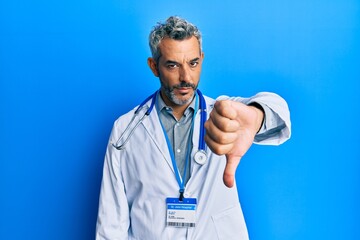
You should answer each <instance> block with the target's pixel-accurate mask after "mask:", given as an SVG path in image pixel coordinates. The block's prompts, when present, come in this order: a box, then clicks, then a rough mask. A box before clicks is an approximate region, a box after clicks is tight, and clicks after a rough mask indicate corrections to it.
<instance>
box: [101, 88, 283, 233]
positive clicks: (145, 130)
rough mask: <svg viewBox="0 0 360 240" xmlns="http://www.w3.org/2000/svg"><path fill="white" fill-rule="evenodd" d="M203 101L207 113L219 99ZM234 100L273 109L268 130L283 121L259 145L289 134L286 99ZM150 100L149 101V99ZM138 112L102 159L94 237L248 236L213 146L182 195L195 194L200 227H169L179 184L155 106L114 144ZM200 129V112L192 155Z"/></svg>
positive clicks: (114, 136) (120, 123)
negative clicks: (169, 202)
mask: <svg viewBox="0 0 360 240" xmlns="http://www.w3.org/2000/svg"><path fill="white" fill-rule="evenodd" d="M205 100H206V103H207V112H208V113H210V112H211V110H212V107H213V104H214V103H215V100H214V99H211V98H208V97H205ZM234 100H237V101H242V102H244V103H250V102H253V101H255V102H257V103H260V104H261V105H262V106H267V107H268V108H269V109H271V110H269V109H267V110H266V111H273V117H272V118H271V119H270V118H269V119H267V118H268V116H266V121H271V122H270V123H268V125H269V126H270V128H273V127H271V124H273V125H274V124H275V125H274V128H275V127H277V124H280V123H281V124H284V123H285V125H286V126H285V127H284V128H283V129H282V130H280V131H279V132H278V133H277V134H276V136H274V135H272V136H271V137H270V138H269V139H268V140H263V141H262V142H261V143H263V144H269V143H270V144H280V143H282V142H284V141H285V140H286V139H288V138H289V136H290V118H289V111H288V108H287V104H286V102H285V101H284V100H283V99H282V98H280V97H279V96H277V95H274V94H270V93H260V94H258V95H256V96H254V97H253V98H249V99H243V98H236V99H234ZM147 104H148V105H150V101H149V102H148V103H147ZM265 108H266V107H265ZM134 110H135V109H134ZM134 110H132V111H130V112H129V113H127V114H125V115H123V116H121V117H120V118H119V119H118V120H117V121H116V122H115V124H114V127H113V130H112V133H111V136H110V140H109V144H108V147H107V151H106V156H105V162H104V170H103V180H102V186H101V194H100V201H99V212H98V221H97V227H96V239H97V240H124V239H138V240H140V239H144V240H161V239H176V240H181V239H193V240H195V239H196V240H200V239H206V240H212V239H214V240H217V239H226V240H231V239H234V240H242V239H244V240H245V239H248V233H247V229H246V225H245V221H244V217H243V213H242V210H241V207H240V203H239V199H238V192H237V189H236V186H234V187H233V188H227V187H226V186H225V185H224V183H223V180H222V176H223V171H224V167H225V162H226V160H225V157H224V156H218V155H216V154H213V153H211V151H210V150H209V149H208V150H207V152H208V160H207V162H206V163H205V164H204V165H202V166H201V165H199V164H197V163H195V161H194V160H193V158H192V160H191V161H192V162H191V177H190V179H189V181H188V182H187V184H186V189H185V194H184V196H185V197H191V198H197V201H198V205H197V211H196V219H197V220H196V227H195V228H175V227H166V226H165V224H166V203H165V199H166V198H167V197H178V196H179V186H178V182H177V181H176V178H175V174H174V170H173V166H172V163H171V158H170V154H169V151H168V147H167V143H166V139H165V137H164V134H163V130H162V128H161V125H160V122H159V119H158V115H157V112H156V110H154V111H152V112H151V114H150V115H149V117H148V118H146V119H145V120H144V121H143V122H142V123H141V124H140V125H139V126H138V127H137V129H136V130H135V131H134V134H133V135H132V136H131V138H130V140H129V142H128V143H127V144H126V147H125V149H124V150H117V149H115V148H114V147H113V146H112V144H113V143H115V142H116V141H117V140H118V138H119V136H120V135H121V133H122V132H123V131H124V129H125V128H126V126H127V125H128V124H129V122H130V119H131V118H132V116H133V114H134ZM274 113H275V114H274ZM140 115H141V114H140ZM268 115H270V113H269V112H268ZM208 116H209V114H208ZM274 118H276V119H274ZM269 126H268V128H269ZM199 130H200V112H199V111H198V112H197V114H196V118H195V126H194V134H193V139H192V143H193V148H192V153H191V155H192V156H194V154H195V152H196V151H197V149H198V142H199Z"/></svg>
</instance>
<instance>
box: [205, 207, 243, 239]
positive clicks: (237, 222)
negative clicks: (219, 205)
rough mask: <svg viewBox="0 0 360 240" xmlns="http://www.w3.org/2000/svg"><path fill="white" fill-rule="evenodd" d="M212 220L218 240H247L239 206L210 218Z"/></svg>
mask: <svg viewBox="0 0 360 240" xmlns="http://www.w3.org/2000/svg"><path fill="white" fill-rule="evenodd" d="M212 220H213V222H214V225H215V229H216V233H217V236H218V239H219V240H248V239H249V236H248V232H247V229H246V225H245V220H244V216H243V213H242V210H241V207H240V204H237V205H235V206H232V207H230V208H228V209H226V210H224V211H222V212H220V213H218V214H216V215H214V216H212Z"/></svg>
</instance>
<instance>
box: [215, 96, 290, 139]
mask: <svg viewBox="0 0 360 240" xmlns="http://www.w3.org/2000/svg"><path fill="white" fill-rule="evenodd" d="M225 99H227V100H232V101H237V102H242V103H244V104H247V105H249V104H251V103H257V104H259V105H260V106H261V107H262V108H263V110H264V112H265V116H264V122H263V125H262V127H261V129H260V131H259V132H258V133H257V135H256V136H255V139H254V143H257V144H264V145H280V144H282V143H283V142H285V141H286V140H288V139H289V138H290V136H291V121H290V112H289V108H288V105H287V103H286V101H285V100H284V99H283V98H282V97H280V96H279V95H277V94H275V93H269V92H260V93H258V94H256V95H255V96H253V97H250V98H242V97H228V96H220V97H218V98H217V99H216V100H217V101H219V100H225Z"/></svg>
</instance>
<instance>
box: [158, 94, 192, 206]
mask: <svg viewBox="0 0 360 240" xmlns="http://www.w3.org/2000/svg"><path fill="white" fill-rule="evenodd" d="M197 109H198V96H197V94H196V93H195V110H194V113H193V117H192V122H191V130H190V136H189V141H188V146H187V149H186V155H185V158H186V159H185V167H184V173H183V176H182V177H180V173H179V168H178V167H177V164H176V159H175V155H174V151H173V149H172V146H171V143H170V140H169V137H168V135H167V133H166V130H165V128H164V125H163V124H162V122H161V119H160V117H159V120H160V124H161V127H162V130H163V132H164V135H165V138H166V143H167V147H168V150H169V153H170V157H171V162H172V165H173V169H174V172H175V177H176V181H177V182H178V184H179V188H180V189H179V192H180V196H179V200H180V201H182V200H183V198H184V191H185V179H186V172H187V167H188V165H189V159H190V145H191V142H192V136H193V130H194V122H195V116H196V110H197Z"/></svg>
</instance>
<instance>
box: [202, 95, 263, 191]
mask: <svg viewBox="0 0 360 240" xmlns="http://www.w3.org/2000/svg"><path fill="white" fill-rule="evenodd" d="M263 119H264V113H263V111H262V110H261V109H259V108H257V107H254V106H247V105H245V104H243V103H240V102H234V101H231V100H223V101H218V102H216V103H215V105H214V109H213V111H212V112H211V113H210V116H209V119H208V120H207V121H206V123H205V129H206V136H205V141H206V144H207V145H208V147H209V148H210V149H211V150H212V151H213V152H214V153H215V154H218V155H225V156H226V166H225V170H224V176H223V181H224V184H225V185H226V186H227V187H232V186H233V185H234V177H235V172H236V168H237V166H238V165H239V163H240V160H241V158H242V157H243V156H244V154H245V153H246V152H247V150H248V149H249V148H250V146H251V144H252V143H253V141H254V137H255V135H256V133H257V132H258V130H259V129H260V127H261V125H262V122H263Z"/></svg>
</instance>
